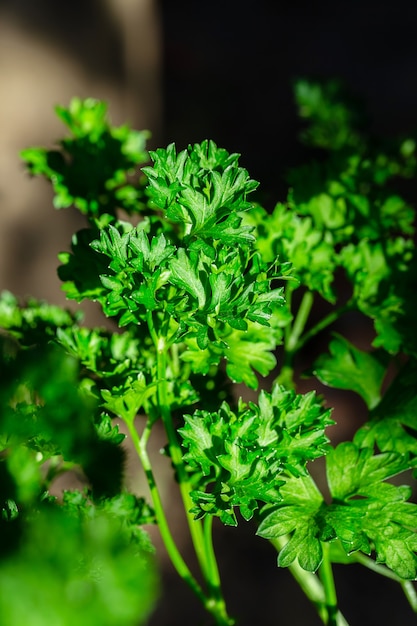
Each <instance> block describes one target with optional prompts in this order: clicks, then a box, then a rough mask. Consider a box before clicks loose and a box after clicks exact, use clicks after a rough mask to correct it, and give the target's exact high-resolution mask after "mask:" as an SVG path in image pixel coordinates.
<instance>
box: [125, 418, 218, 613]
mask: <svg viewBox="0 0 417 626" xmlns="http://www.w3.org/2000/svg"><path fill="white" fill-rule="evenodd" d="M125 423H126V426H127V428H128V431H129V434H130V437H131V440H132V443H133V445H134V447H135V450H136V453H137V455H138V457H139V459H140V461H141V463H142V467H143V470H144V472H145V476H146V479H147V482H148V486H149V491H150V492H151V497H152V502H153V507H154V510H155V516H156V519H157V522H158V528H159V532H160V533H161V537H162V539H163V542H164V545H165V547H166V550H167V552H168V555H169V557H170V559H171V562H172V564H173V566H174V567H175V569H176V571H177V572H178V574H179V576H181V578H182V579H183V580H184V581H185V582H186V583H187V584H188V586H189V587H190V588H191V590H192V591H193V592H194V593H195V595H196V596H197V597H198V598H199V600H200V601H201V602H202V604H203V605H204V606H207V603H208V602H209V599H208V598H207V597H206V595H205V594H204V592H203V590H202V588H201V587H200V585H199V584H198V582H197V581H196V580H195V578H194V576H193V575H192V573H191V571H190V570H189V568H188V566H187V564H186V563H185V561H184V559H183V558H182V556H181V554H180V552H179V550H178V548H177V546H176V543H175V541H174V539H173V537H172V534H171V531H170V529H169V526H168V521H167V519H166V516H165V512H164V508H163V506H162V501H161V497H160V495H159V491H158V488H157V485H156V482H155V477H154V475H153V471H152V466H151V462H150V460H149V456H148V453H147V451H146V442H147V439H148V437H149V431H150V429H149V428H148V429H147V430H145V432H146V435H145V437H144V438H143V440H141V438H140V437H139V435H138V432H137V430H136V428H135V425H134V423H133V420H125Z"/></svg>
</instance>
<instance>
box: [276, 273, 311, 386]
mask: <svg viewBox="0 0 417 626" xmlns="http://www.w3.org/2000/svg"><path fill="white" fill-rule="evenodd" d="M292 291H293V290H292V287H291V286H290V285H287V286H286V292H285V299H286V301H287V305H288V307H289V308H290V309H291V303H292ZM313 301H314V295H313V293H312V292H311V291H306V292H305V294H304V296H303V298H302V300H301V304H300V307H299V309H298V312H297V315H296V317H295V320H294V323H293V324H291V325H290V324H289V325H288V326H286V327H285V330H284V361H283V364H282V367H281V371H280V374H279V376H278V378H277V380H276V382H278V383H279V384H281V385H284V387H287V388H288V389H290V388H294V386H295V385H294V356H295V354H296V352H297V350H298V340H299V337H300V335H301V333H302V332H303V330H304V328H305V325H306V323H307V320H308V317H309V315H310V311H311V307H312V306H313Z"/></svg>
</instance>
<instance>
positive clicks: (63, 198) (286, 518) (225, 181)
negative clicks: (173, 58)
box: [0, 80, 417, 626]
mask: <svg viewBox="0 0 417 626" xmlns="http://www.w3.org/2000/svg"><path fill="white" fill-rule="evenodd" d="M295 95H296V101H297V104H298V107H299V114H300V116H301V117H302V118H304V119H305V120H306V126H305V131H304V133H303V139H304V141H305V142H306V143H307V144H309V145H311V146H312V147H313V148H314V149H315V150H316V154H319V155H320V159H319V160H317V161H315V162H312V163H310V164H308V165H306V166H305V167H300V168H298V169H295V170H293V171H291V172H290V174H289V185H290V190H289V193H288V197H287V199H286V200H285V201H284V202H280V203H278V204H277V205H276V207H275V208H273V210H268V211H267V210H266V209H265V208H263V207H262V206H260V204H258V203H257V202H256V201H255V199H256V194H255V193H254V192H255V190H256V188H257V185H258V183H257V182H255V181H254V180H252V179H251V178H250V176H249V174H248V172H247V171H246V170H245V169H244V168H243V167H241V166H240V165H239V155H237V154H230V153H229V152H227V151H226V150H225V149H222V148H219V147H218V146H217V145H216V144H215V143H214V142H213V141H208V140H205V141H203V142H202V143H201V144H195V145H193V146H189V147H188V148H186V149H185V150H182V151H178V150H177V149H176V147H175V145H173V144H171V145H169V146H168V147H167V148H166V149H162V148H160V149H157V150H156V151H153V152H150V153H147V151H146V139H147V134H146V133H145V132H136V131H133V130H131V129H130V128H129V127H128V126H121V127H114V126H112V125H111V123H110V122H109V120H108V118H107V111H106V105H105V104H104V103H102V102H99V101H96V100H93V99H87V100H79V99H74V100H73V101H72V102H71V104H70V106H69V108H64V107H57V109H56V112H57V114H58V116H59V117H60V118H61V120H62V121H63V123H64V124H65V125H66V126H67V128H68V131H69V134H68V135H67V136H66V137H65V138H64V139H62V140H61V141H60V142H59V144H58V146H57V147H56V149H52V150H51V149H44V148H30V149H27V150H24V151H23V152H22V157H23V160H24V161H25V163H26V166H27V168H28V170H29V172H30V173H31V174H33V175H36V176H44V177H46V178H47V179H48V180H49V181H50V182H51V184H52V186H53V189H54V194H55V197H54V205H55V207H56V208H58V209H61V208H65V207H69V206H74V207H76V208H77V209H78V210H79V211H81V213H83V214H84V215H85V218H86V227H85V228H84V229H83V230H81V231H79V232H77V233H75V235H74V236H73V238H72V243H71V249H70V251H67V252H63V253H61V254H60V255H59V261H60V266H59V268H58V274H59V276H60V278H61V279H62V281H63V289H64V291H65V293H66V296H67V298H68V299H70V300H75V301H76V302H82V301H84V300H90V301H94V302H97V303H98V304H99V305H100V307H101V309H102V311H103V313H104V315H105V316H106V317H107V318H109V322H108V323H107V325H105V326H103V327H100V328H89V327H87V326H85V325H84V324H83V321H82V317H81V316H80V314H74V313H71V312H70V311H66V310H63V309H61V308H60V307H57V306H52V305H48V304H47V303H44V302H39V301H36V300H29V301H28V302H26V303H19V302H18V300H17V298H16V297H15V296H13V295H12V294H11V293H9V292H4V293H3V294H2V296H1V299H0V327H1V328H2V329H3V330H2V333H1V335H0V340H1V343H0V347H1V351H0V358H1V363H2V372H3V374H2V379H1V386H0V399H1V405H2V413H1V418H0V427H1V428H0V441H1V446H2V447H1V450H2V452H1V457H0V474H1V478H2V479H1V482H0V501H1V510H2V516H1V519H0V524H1V532H2V536H3V537H4V538H6V540H5V541H3V542H2V547H1V552H0V588H1V591H2V593H1V594H0V612H1V614H2V623H3V624H4V626H15V624H18V623H19V624H20V623H22V624H23V623H25V624H27V625H29V626H38V624H46V623H48V624H49V623H50V624H52V623H54V624H62V625H64V626H67V625H68V626H69V625H70V624H71V625H72V624H73V623H75V621H76V622H77V623H80V624H81V625H82V624H84V623H85V624H89V625H90V626H91V625H95V624H97V625H100V626H102V625H105V626H112V625H115V626H116V624H117V625H118V626H121V625H126V626H129V625H131V626H133V625H134V624H138V623H145V622H146V620H147V617H148V615H149V614H150V612H151V611H152V609H153V606H154V604H155V602H156V600H157V594H158V582H157V573H156V569H155V564H154V557H153V548H152V545H151V542H150V540H149V537H148V535H147V534H146V532H145V530H144V528H143V527H144V526H146V525H147V524H150V523H155V524H157V525H158V527H159V531H160V533H161V537H162V539H163V542H164V544H165V547H166V550H167V553H168V555H169V557H170V559H171V561H172V563H173V565H174V567H175V569H176V571H177V572H178V575H179V576H180V577H181V578H182V579H183V580H184V581H185V583H186V584H188V585H189V587H190V588H191V590H192V591H193V592H194V593H195V594H196V595H197V597H198V598H199V599H200V601H201V604H202V607H204V609H205V610H206V611H207V612H208V613H209V614H210V616H211V620H212V623H213V624H216V625H217V626H230V625H232V624H235V623H238V618H239V616H236V621H235V619H234V617H231V616H230V615H229V613H228V610H227V606H226V600H225V598H224V596H223V592H222V583H221V573H220V572H219V569H218V565H217V560H216V555H215V550H214V544H213V535H212V528H213V518H214V517H218V518H220V520H221V521H222V522H223V523H224V524H228V525H231V526H236V525H237V523H238V520H239V519H241V520H242V521H241V522H240V523H243V520H247V521H248V520H252V522H253V523H254V524H255V529H256V532H257V534H258V535H259V536H260V537H263V538H265V539H266V540H268V541H269V542H270V543H271V544H272V546H274V548H275V549H276V551H277V558H278V565H279V566H280V567H286V568H288V569H289V571H290V572H291V574H292V575H293V576H294V577H295V579H296V580H297V582H298V583H299V584H300V586H301V588H302V590H303V591H304V592H305V593H306V595H307V597H308V598H309V599H310V600H311V601H312V602H313V603H314V605H315V606H316V608H317V611H318V614H319V616H320V618H321V619H322V621H323V623H325V624H329V625H333V626H336V625H337V626H345V625H346V624H347V620H346V618H345V617H344V616H343V615H342V613H341V611H340V610H339V607H338V602H337V594H336V588H335V583H334V578H333V571H332V565H333V564H334V563H341V564H349V563H360V564H362V565H363V566H364V567H367V568H370V569H371V570H373V571H375V572H377V573H378V574H380V575H381V576H387V577H389V578H392V579H394V580H396V581H397V582H398V584H399V585H401V587H402V589H403V590H404V593H405V597H406V599H407V600H408V602H409V603H410V605H411V607H412V610H413V611H415V612H416V613H417V596H416V593H415V589H414V586H413V583H412V582H411V581H413V580H415V579H416V575H417V557H416V554H417V534H416V528H417V505H416V504H415V503H414V502H413V501H412V499H411V495H412V480H413V479H412V472H413V471H414V470H415V467H416V464H417V439H416V432H417V385H416V376H417V360H416V359H417V333H416V309H415V306H414V303H413V294H414V293H415V291H414V289H415V285H416V275H417V274H416V269H417V267H416V255H415V245H414V240H413V235H414V220H415V214H414V209H413V208H412V207H411V206H410V204H409V203H408V202H407V201H406V200H405V199H404V198H403V197H402V196H401V195H400V194H399V193H397V192H396V191H395V190H393V189H394V183H395V181H396V180H398V179H399V178H402V179H404V180H406V179H409V178H412V177H413V176H415V173H416V156H415V152H416V150H415V148H416V145H415V141H414V140H413V139H411V138H406V139H403V140H398V141H391V142H389V143H383V142H380V141H377V140H376V139H375V138H372V137H368V136H367V135H366V133H365V132H364V128H365V129H366V127H365V126H364V124H363V123H362V118H361V116H360V114H359V113H358V111H357V109H356V108H355V107H354V106H352V105H351V103H350V102H349V101H348V100H347V99H346V98H344V97H343V94H342V91H341V88H340V86H339V85H338V84H337V83H329V84H327V85H319V84H315V83H311V82H308V81H305V80H300V81H298V82H297V83H296V85H295ZM130 218H131V219H130ZM323 304H324V306H323ZM323 311H324V313H323ZM351 312H356V313H358V314H360V315H361V316H363V317H364V318H367V319H369V320H371V321H372V324H373V328H374V336H373V340H372V344H371V345H370V346H369V347H368V348H367V349H366V350H365V349H363V347H362V348H360V347H359V346H358V345H355V344H354V343H352V342H351V341H350V340H349V339H348V337H347V336H346V334H344V333H343V330H342V331H341V332H339V333H337V334H336V333H333V334H332V335H331V336H330V340H329V337H328V334H326V331H327V330H329V329H330V330H331V329H332V327H333V326H334V324H335V323H337V322H339V321H340V320H343V318H344V316H346V315H347V314H349V313H351ZM339 327H340V326H339ZM341 328H342V329H343V326H342V327H341ZM316 338H320V341H321V344H320V345H321V351H320V354H319V356H318V357H317V358H315V359H314V361H313V362H312V363H311V364H310V366H309V368H308V370H307V371H306V372H305V374H306V375H307V376H310V377H311V378H312V379H313V380H314V379H316V380H318V381H320V383H322V384H324V385H326V386H329V387H335V388H338V389H343V390H349V391H351V392H354V393H356V394H358V396H359V397H360V398H361V399H362V400H363V403H364V406H366V413H367V414H366V416H365V417H364V419H363V422H362V425H361V426H360V427H359V429H358V430H357V431H356V432H354V434H353V438H352V440H351V441H344V442H341V443H339V444H338V445H332V444H331V440H330V439H329V436H328V433H327V428H328V427H329V426H331V425H332V424H333V423H334V419H333V417H332V411H331V409H330V408H329V407H328V406H327V405H326V403H325V399H324V398H323V397H321V396H320V395H318V394H317V393H316V392H315V391H310V392H308V393H299V392H298V390H297V383H298V375H296V371H297V367H298V363H299V358H300V354H302V353H303V351H304V350H305V347H306V346H307V345H308V344H309V342H311V341H312V340H313V339H316ZM267 376H268V380H270V381H273V382H272V384H271V386H270V388H268V387H267V386H266V383H265V382H262V381H263V379H264V378H265V377H267ZM233 383H240V384H241V386H242V385H245V386H246V387H247V388H249V389H251V390H256V389H258V386H260V387H261V390H260V392H259V395H258V399H257V401H256V402H254V401H249V400H247V399H245V398H240V397H237V394H236V393H235V391H234V388H233V385H232V384H233ZM313 386H314V383H313ZM115 418H118V419H119V420H120V422H122V423H124V425H125V430H126V432H127V433H128V435H127V436H128V437H130V440H131V443H132V445H133V447H134V450H135V451H136V453H137V456H138V458H139V459H140V462H141V466H142V468H143V472H144V475H145V477H146V480H147V482H148V485H149V491H150V495H151V501H150V502H146V501H145V499H144V498H141V497H139V496H138V495H134V494H132V493H129V492H128V491H127V490H126V487H125V485H124V482H123V472H124V463H125V459H124V454H125V453H124V449H123V440H124V438H125V435H124V434H123V433H121V432H119V428H118V425H117V422H115ZM158 421H161V422H162V425H163V428H164V431H165V435H166V442H167V446H166V449H165V454H166V455H167V456H168V457H169V462H170V463H171V465H172V471H173V480H174V481H176V482H177V483H178V487H179V493H180V498H181V499H182V503H183V506H184V511H185V515H186V519H187V522H188V528H189V532H190V536H191V539H192V542H193V545H194V549H195V553H196V557H197V562H198V566H199V570H200V571H199V572H194V571H192V570H191V568H190V567H189V565H188V564H187V563H186V561H185V559H184V557H183V555H182V554H181V551H180V549H179V547H178V545H177V543H176V541H175V539H174V537H173V535H172V534H171V530H170V523H169V511H167V510H166V507H165V505H164V502H163V501H162V498H161V494H160V490H159V487H158V484H157V482H156V480H155V477H154V468H153V466H152V463H151V460H150V457H149V454H148V442H149V438H150V437H151V435H152V430H153V428H154V426H155V424H156V423H157V422H158ZM120 422H119V423H120ZM330 432H331V431H330ZM319 458H324V459H325V467H326V481H327V486H326V490H325V492H323V493H322V491H321V489H319V487H318V485H317V484H316V482H315V480H314V478H313V475H312V473H311V472H312V469H313V468H314V461H315V460H317V459H319ZM161 462H164V461H163V460H161ZM70 471H72V472H74V471H75V472H76V475H77V476H78V477H79V478H80V479H81V480H82V481H83V482H84V484H85V489H84V490H82V489H81V490H76V489H72V490H66V491H64V492H63V493H61V494H60V495H58V496H57V495H52V494H54V493H55V491H54V486H55V485H56V484H57V480H58V479H59V478H60V477H62V475H63V474H64V475H65V474H66V473H68V472H70ZM313 473H314V472H313ZM393 477H397V478H396V480H395V481H392V480H391V479H392V478H393ZM40 578H42V585H41V586H39V579H40ZM39 594H40V595H39ZM22 598H24V600H23V601H22V600H21V599H22ZM277 619H278V615H277Z"/></svg>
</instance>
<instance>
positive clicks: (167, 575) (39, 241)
mask: <svg viewBox="0 0 417 626" xmlns="http://www.w3.org/2000/svg"><path fill="white" fill-rule="evenodd" d="M416 21H417V4H416V3H415V2H412V1H411V0H410V1H408V2H407V1H405V0H397V1H396V2H395V3H385V5H384V6H382V4H381V3H380V2H376V1H375V0H362V1H361V2H358V1H355V0H354V1H353V2H352V0H350V1H349V2H348V1H346V0H339V2H334V1H333V2H331V1H330V0H320V1H319V2H317V3H311V2H308V1H307V0H257V1H256V2H255V1H254V0H239V1H237V0H211V1H210V2H198V1H191V0H185V1H182V0H178V1H176V2H174V1H173V0H72V1H71V2H67V3H65V2H62V3H59V2H56V0H37V1H36V2H33V0H0V289H9V290H11V291H13V292H14V293H15V294H16V295H18V296H21V297H27V296H29V295H31V296H35V297H37V298H45V299H47V300H48V301H50V302H55V303H58V304H64V296H63V294H62V293H61V292H60V283H59V280H58V278H57V276H56V271H55V268H56V266H57V260H56V257H57V254H58V252H60V251H62V250H66V249H68V247H69V243H70V239H71V235H72V233H73V232H74V230H76V229H78V228H80V227H81V226H82V224H83V221H82V218H81V217H80V216H79V215H78V214H77V213H76V212H75V211H72V210H65V211H59V212H58V211H54V210H53V209H52V205H51V200H52V193H51V190H50V189H49V187H48V184H47V183H46V182H44V181H42V180H38V179H34V180H31V179H30V178H29V176H28V175H27V174H26V173H25V171H24V168H23V166H22V164H21V162H20V161H19V157H18V153H19V151H20V150H22V149H23V148H26V147H29V146H35V145H43V146H52V145H53V143H54V141H55V140H56V139H58V138H60V137H61V135H62V132H63V127H62V125H61V123H60V122H59V121H58V120H57V118H56V117H55V114H54V112H53V107H54V106H55V105H56V104H62V105H67V104H68V103H69V100H70V99H71V97H72V96H79V97H88V96H92V97H95V98H99V99H104V100H106V101H107V102H108V104H109V111H110V115H111V118H112V120H113V122H114V123H115V124H122V123H124V122H129V123H130V124H131V125H132V126H133V127H134V128H137V129H149V130H150V131H151V132H152V138H151V140H150V142H149V147H150V148H156V147H158V146H160V145H166V144H168V143H170V142H172V141H175V142H176V143H177V146H178V148H179V149H182V148H184V147H185V146H186V145H187V144H188V143H193V142H196V141H201V140H202V139H204V138H211V139H214V140H215V141H216V143H218V144H219V145H221V146H223V147H225V148H227V149H228V150H229V151H231V152H239V153H241V154H242V158H241V164H242V165H243V166H245V167H247V169H248V170H249V172H250V174H251V176H252V178H255V179H256V180H259V181H260V182H261V188H260V189H261V192H262V194H263V198H264V202H265V205H266V207H267V208H268V207H270V208H272V207H273V205H274V204H275V202H277V201H278V200H283V199H284V198H285V195H286V184H285V173H286V170H287V169H288V168H289V167H292V166H294V165H297V164H300V163H302V162H303V161H305V159H306V151H305V148H303V147H302V146H301V145H300V144H299V143H297V134H298V131H299V123H298V121H297V118H296V111H295V106H294V103H293V95H292V81H293V80H294V79H295V78H297V77H303V76H304V77H307V78H333V77H337V78H340V79H342V80H344V81H345V82H346V84H347V85H348V87H349V88H350V89H351V90H352V91H353V92H354V93H356V94H357V95H359V96H360V97H361V98H362V99H363V100H364V101H365V103H366V106H367V109H368V113H369V116H370V120H371V130H372V131H374V132H376V133H378V134H382V135H396V134H399V133H403V132H410V131H413V130H415V129H416V127H417V81H416V72H417V38H416V36H415V24H416ZM354 323H355V320H353V321H352V324H353V325H354ZM335 401H336V399H335ZM350 409H351V407H350ZM359 409H360V407H358V410H359ZM339 410H340V411H341V412H342V413H343V407H342V408H340V409H339ZM354 419H355V418H354ZM155 446H156V447H157V446H158V442H157V443H156V444H155ZM133 486H134V485H133ZM166 497H173V496H172V494H166ZM177 517H178V519H177ZM173 521H174V524H175V526H176V532H177V533H178V534H179V535H181V528H182V525H183V521H182V518H181V517H179V516H176V514H175V512H174V520H173ZM155 540H156V541H157V538H155ZM181 541H183V542H184V547H185V548H186V541H187V540H186V538H185V537H184V539H181ZM218 550H219V553H221V557H220V559H219V560H220V567H221V570H222V572H223V579H224V587H225V593H226V598H227V599H228V601H229V604H230V612H231V614H239V615H241V616H242V620H241V622H240V624H241V626H250V625H253V624H258V623H259V624H262V625H263V626H272V625H276V624H278V623H279V624H280V625H281V626H287V625H288V626H289V625H291V626H298V625H300V626H315V625H316V624H317V625H318V624H319V623H320V622H319V620H318V618H317V617H316V616H315V612H314V610H313V609H312V608H311V607H310V606H309V604H308V602H307V601H306V600H305V599H304V597H303V595H302V594H301V592H300V591H299V590H298V589H297V587H296V585H295V584H294V583H293V582H292V580H291V577H290V576H289V574H288V573H287V572H286V571H282V570H277V568H276V564H275V561H276V557H275V554H274V553H273V551H272V549H270V547H269V545H268V544H267V542H265V541H263V540H261V539H259V538H255V537H254V529H253V528H252V527H251V526H250V525H247V524H240V526H239V528H238V529H230V528H226V529H220V528H219V532H218ZM159 558H160V562H161V567H162V569H163V585H164V588H163V594H162V597H163V602H162V603H161V604H160V605H159V607H158V609H157V611H156V612H155V614H154V616H153V617H152V619H151V621H150V626H172V625H174V624H178V623H179V621H178V620H179V619H181V624H182V626H195V624H196V623H200V622H199V620H200V617H201V612H200V609H199V607H198V605H197V602H194V600H193V598H192V597H191V594H190V593H189V592H188V589H186V588H185V587H184V586H183V584H182V583H180V582H178V581H177V580H176V575H175V574H174V573H173V572H172V569H171V567H170V565H169V564H168V563H166V561H165V559H164V557H163V554H161V553H160V556H159ZM345 569H346V568H345ZM335 574H336V580H337V582H338V581H340V585H339V599H340V604H341V608H342V610H343V611H344V612H345V614H346V616H347V618H348V620H349V623H350V624H351V626H363V625H364V624H366V625H367V626H391V625H392V624H394V623H395V624H401V625H402V626H407V625H408V624H414V623H415V617H413V615H412V614H411V611H410V610H409V609H408V607H407V605H406V602H405V600H404V599H403V597H402V593H401V591H400V589H399V588H398V589H397V586H396V585H395V584H394V583H392V582H390V581H388V580H386V581H381V580H380V579H379V578H376V577H373V576H372V574H368V573H366V572H362V571H361V570H360V569H355V568H354V567H353V566H352V569H350V570H348V571H340V572H339V571H338V569H337V568H336V572H335ZM375 582H376V583H377V585H378V587H377V588H375ZM257 590H258V591H257ZM258 593H259V595H258ZM369 596H371V598H372V601H369ZM281 598H282V599H283V601H282V602H281Z"/></svg>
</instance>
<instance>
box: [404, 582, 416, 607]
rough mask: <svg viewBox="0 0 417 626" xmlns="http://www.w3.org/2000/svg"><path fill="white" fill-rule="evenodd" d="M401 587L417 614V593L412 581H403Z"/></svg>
mask: <svg viewBox="0 0 417 626" xmlns="http://www.w3.org/2000/svg"><path fill="white" fill-rule="evenodd" d="M400 584H401V587H402V588H403V591H404V594H405V597H406V598H407V600H408V602H409V604H410V606H411V608H412V610H413V611H414V613H417V593H416V588H415V587H414V585H413V583H412V582H411V580H402V581H401V583H400Z"/></svg>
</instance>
